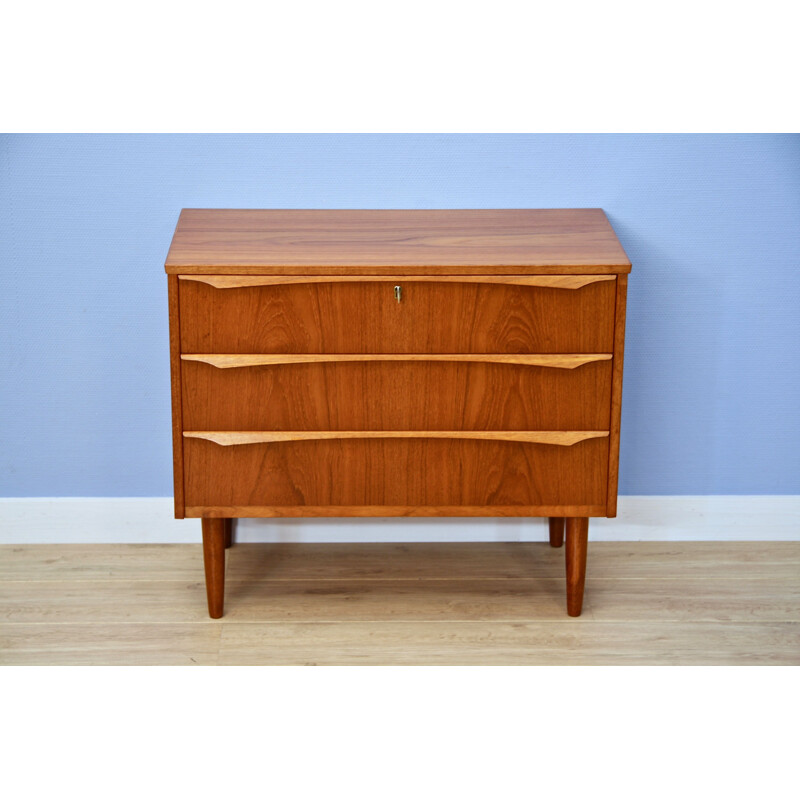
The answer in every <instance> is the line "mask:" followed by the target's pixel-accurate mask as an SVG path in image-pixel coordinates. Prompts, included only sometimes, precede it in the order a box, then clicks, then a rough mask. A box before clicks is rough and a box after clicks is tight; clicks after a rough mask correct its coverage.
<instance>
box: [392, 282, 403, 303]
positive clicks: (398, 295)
mask: <svg viewBox="0 0 800 800" xmlns="http://www.w3.org/2000/svg"><path fill="white" fill-rule="evenodd" d="M394 299H395V300H397V302H398V303H399V302H400V301H401V300H402V299H403V287H402V286H395V287H394Z"/></svg>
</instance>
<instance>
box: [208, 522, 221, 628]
mask: <svg viewBox="0 0 800 800" xmlns="http://www.w3.org/2000/svg"><path fill="white" fill-rule="evenodd" d="M225 522H226V520H224V519H204V520H203V560H204V561H205V565H206V594H207V595H208V613H209V615H210V616H211V618H212V619H219V618H220V617H221V616H222V605H223V602H224V598H225Z"/></svg>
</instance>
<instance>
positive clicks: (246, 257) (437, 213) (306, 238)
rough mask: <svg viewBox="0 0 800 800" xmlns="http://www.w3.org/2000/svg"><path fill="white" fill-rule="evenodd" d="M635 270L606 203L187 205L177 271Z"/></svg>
mask: <svg viewBox="0 0 800 800" xmlns="http://www.w3.org/2000/svg"><path fill="white" fill-rule="evenodd" d="M333 267H340V268H343V269H345V270H346V271H347V272H349V273H355V272H357V271H358V270H364V269H366V270H369V271H370V272H373V273H379V272H381V271H387V270H389V271H393V272H394V271H397V268H398V267H400V268H403V270H404V271H405V270H409V269H419V270H422V271H423V272H429V273H432V274H435V273H437V272H441V271H445V270H447V269H460V268H466V269H476V268H477V269H479V270H483V271H501V270H503V269H509V268H511V269H512V271H513V268H514V267H520V268H522V269H523V270H524V269H525V268H531V269H536V270H538V271H541V272H544V271H546V270H549V269H553V268H558V267H563V269H562V270H560V271H561V272H584V273H591V272H593V271H598V272H600V271H603V272H620V273H622V272H628V271H629V270H630V261H629V260H628V257H627V256H626V255H625V251H624V250H623V249H622V247H621V245H620V243H619V241H618V240H617V237H616V236H615V234H614V231H613V230H612V228H611V226H610V225H609V223H608V219H607V218H606V215H605V214H604V213H603V211H602V210H601V209H498V210H495V209H491V210H485V209H484V210H450V209H448V210H440V209H435V210H432V209H422V210H420V209H415V210H406V209H404V210H372V209H370V210H351V209H347V210H344V209H335V210H317V209H314V210H311V209H307V210H284V209H268V210H263V209H251V210H235V209H183V211H182V212H181V215H180V218H179V220H178V225H177V227H176V229H175V235H174V237H173V240H172V245H171V247H170V250H169V254H168V256H167V261H166V270H167V272H169V273H179V272H183V273H195V274H202V273H204V272H208V273H212V274H213V273H217V274H226V273H228V274H230V273H233V274H236V273H240V274H248V273H250V274H259V273H260V274H270V273H272V274H291V273H290V270H291V269H293V268H294V269H300V270H303V271H306V272H307V273H308V274H311V271H312V270H313V269H325V268H333Z"/></svg>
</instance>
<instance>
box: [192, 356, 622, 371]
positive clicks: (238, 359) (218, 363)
mask: <svg viewBox="0 0 800 800" xmlns="http://www.w3.org/2000/svg"><path fill="white" fill-rule="evenodd" d="M181 359H182V360H183V361H199V362H201V363H203V364H211V366H213V367H218V368H219V369H231V368H234V367H261V366H272V365H275V364H317V363H322V362H353V361H478V362H481V363H487V364H522V365H524V366H528V367H555V368H557V369H575V368H576V367H581V366H583V365H584V364H589V363H591V362H593V361H610V360H611V353H586V354H580V353H578V354H556V355H515V354H508V355H506V354H500V355H495V354H483V353H470V354H463V355H461V354H458V353H450V354H438V353H437V354H435V355H434V354H430V355H425V354H416V353H415V354H410V353H409V354H402V353H400V354H395V353H391V354H389V353H375V354H371V355H366V354H360V353H359V354H349V353H348V354H346V355H345V354H318V353H314V354H310V353H309V354H303V355H284V354H279V355H275V354H271V353H270V354H244V353H243V354H239V355H237V354H229V355H222V354H217V355H213V354H203V353H194V354H186V355H182V356H181Z"/></svg>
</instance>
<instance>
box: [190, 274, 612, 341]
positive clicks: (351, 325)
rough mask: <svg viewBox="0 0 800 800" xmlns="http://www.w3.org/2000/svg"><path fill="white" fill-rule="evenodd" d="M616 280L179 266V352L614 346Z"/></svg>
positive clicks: (597, 277) (550, 276)
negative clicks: (191, 272) (235, 271)
mask: <svg viewBox="0 0 800 800" xmlns="http://www.w3.org/2000/svg"><path fill="white" fill-rule="evenodd" d="M615 284H616V279H615V277H614V276H606V275H586V276H581V275H564V276H561V275H549V276H524V277H522V276H521V277H515V276H503V277H482V276H480V277H472V276H464V277H427V276H426V277H421V276H417V277H406V278H392V279H387V278H376V277H358V278H350V277H346V278H345V277H323V276H314V277H298V278H290V277H260V276H216V275H198V276H192V277H189V276H181V280H180V328H181V352H183V353H610V352H611V351H612V350H613V331H614V298H615ZM396 287H399V291H398V290H397V289H396ZM398 294H399V301H398Z"/></svg>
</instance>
